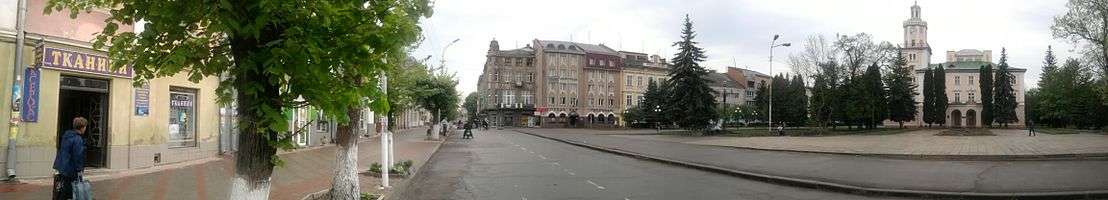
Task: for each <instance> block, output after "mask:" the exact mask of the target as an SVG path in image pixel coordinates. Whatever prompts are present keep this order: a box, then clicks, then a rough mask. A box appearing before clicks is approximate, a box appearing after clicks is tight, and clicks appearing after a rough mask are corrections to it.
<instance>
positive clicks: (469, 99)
mask: <svg viewBox="0 0 1108 200" xmlns="http://www.w3.org/2000/svg"><path fill="white" fill-rule="evenodd" d="M480 96H481V95H480V94H477V92H470V93H469V95H466V100H465V103H464V104H462V106H463V107H465V109H466V114H468V116H466V117H468V118H469V119H470V120H472V119H477V105H479V103H480V102H479V101H480V100H479V99H480V98H481V97H480Z"/></svg>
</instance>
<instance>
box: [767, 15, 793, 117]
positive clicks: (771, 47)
mask: <svg viewBox="0 0 1108 200" xmlns="http://www.w3.org/2000/svg"><path fill="white" fill-rule="evenodd" d="M779 37H781V35H773V41H771V42H770V43H769V74H770V75H771V76H770V78H771V79H770V81H769V91H766V93H767V94H769V124H767V125H766V126H768V127H769V131H770V132H772V131H773V79H772V75H773V48H777V47H787V46H790V45H792V44H789V43H781V44H777V38H779Z"/></svg>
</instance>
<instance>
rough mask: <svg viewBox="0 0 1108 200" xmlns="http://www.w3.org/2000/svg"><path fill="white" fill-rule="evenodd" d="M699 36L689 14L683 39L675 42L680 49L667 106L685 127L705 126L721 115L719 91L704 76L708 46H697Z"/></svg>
mask: <svg viewBox="0 0 1108 200" xmlns="http://www.w3.org/2000/svg"><path fill="white" fill-rule="evenodd" d="M695 37H696V32H694V31H693V24H692V21H691V20H690V19H689V16H688V15H685V23H684V28H683V29H682V31H681V41H678V42H675V43H674V44H673V46H676V47H677V48H678V49H679V50H680V51H679V52H678V53H677V54H676V55H675V56H674V58H673V67H672V69H671V70H670V73H669V76H670V78H669V80H667V81H666V90H668V91H669V93H670V94H669V95H670V96H669V98H668V101H667V104H668V108H669V109H666V110H667V111H668V114H670V115H671V116H672V117H673V119H675V121H676V122H677V125H679V126H681V127H682V128H686V129H691V130H704V129H705V128H707V126H708V122H709V121H710V120H714V119H718V118H719V117H717V116H716V112H714V110H715V105H716V98H715V97H714V95H713V93H714V92H715V91H713V90H712V88H710V87H708V82H709V81H710V80H707V79H705V78H704V77H705V76H707V75H708V70H706V69H704V68H703V67H701V66H700V62H702V61H704V59H705V58H706V57H705V56H704V50H703V49H701V48H700V47H697V46H696V45H697V42H695V41H693V39H694V38H695Z"/></svg>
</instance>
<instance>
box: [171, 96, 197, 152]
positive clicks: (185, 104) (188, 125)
mask: <svg viewBox="0 0 1108 200" xmlns="http://www.w3.org/2000/svg"><path fill="white" fill-rule="evenodd" d="M168 134H169V137H168V140H169V141H168V142H169V147H195V146H196V89H190V88H181V87H170V88H169V133H168Z"/></svg>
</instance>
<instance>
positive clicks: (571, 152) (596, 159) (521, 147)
mask: <svg viewBox="0 0 1108 200" xmlns="http://www.w3.org/2000/svg"><path fill="white" fill-rule="evenodd" d="M476 135H477V138H476V139H468V140H466V139H460V134H458V135H455V136H453V137H452V138H450V139H449V141H447V142H446V143H445V144H444V145H443V146H442V147H441V148H440V149H439V150H438V153H436V154H435V155H434V156H433V157H432V158H431V161H430V162H429V165H428V168H426V169H424V170H425V171H422V172H420V174H419V175H418V176H417V177H414V179H413V180H412V182H411V185H409V186H408V187H407V188H406V190H405V191H398V192H397V193H396V194H398V195H400V196H399V197H400V198H399V199H521V200H526V199H893V197H882V196H858V195H852V194H845V193H838V192H833V191H822V190H815V189H808V188H798V187H791V186H784V185H777V184H772V183H765V182H759V181H756V180H748V179H743V178H738V177H733V176H728V175H723V174H718V173H713V172H706V171H701V170H696V169H689V168H684V167H680V166H675V165H668V164H662V163H657V162H652V161H646V160H639V159H635V158H629V157H625V156H619V155H614V154H608V153H604V152H600V151H595V150H591V149H586V148H582V147H578V146H573V145H569V144H565V143H561V142H556V141H552V140H547V139H543V138H538V137H535V136H530V135H525V134H521V133H516V132H513V131H508V130H489V131H478V132H477V134H476Z"/></svg>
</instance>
